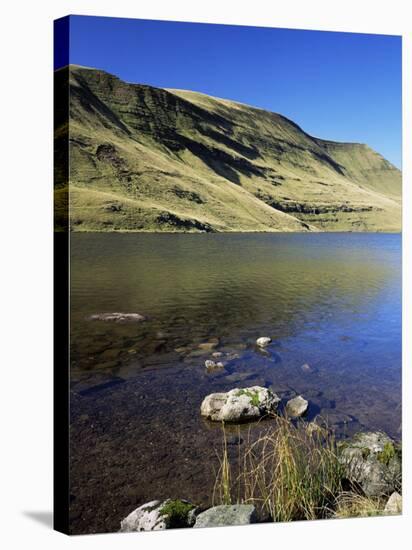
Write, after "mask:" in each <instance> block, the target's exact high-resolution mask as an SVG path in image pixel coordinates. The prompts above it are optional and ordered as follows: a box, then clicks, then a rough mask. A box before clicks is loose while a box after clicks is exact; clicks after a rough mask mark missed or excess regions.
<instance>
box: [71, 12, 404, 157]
mask: <svg viewBox="0 0 412 550" xmlns="http://www.w3.org/2000/svg"><path fill="white" fill-rule="evenodd" d="M70 63H75V64H80V65H87V66H91V67H96V68H99V69H104V70H106V71H108V72H111V73H114V74H115V75H117V76H119V77H120V78H122V79H124V80H127V81H129V82H138V83H144V84H150V85H153V86H159V87H168V88H182V89H187V90H196V91H200V92H204V93H206V94H210V95H214V96H217V97H224V98H229V99H233V100H237V101H241V102H244V103H248V104H250V105H254V106H257V107H261V108H264V109H268V110H271V111H275V112H278V113H281V114H283V115H285V116H287V117H288V118H291V119H292V120H293V121H294V122H296V123H297V124H299V125H300V126H301V127H302V128H303V129H304V130H305V131H306V132H308V133H310V134H312V135H314V136H317V137H321V138H324V139H332V140H337V141H356V142H361V143H367V144H368V145H370V146H371V147H372V148H373V149H375V150H377V151H378V152H379V153H381V154H382V155H383V156H384V157H386V158H387V159H388V160H390V161H391V162H392V163H393V164H395V165H396V166H398V167H401V121H402V111H401V88H402V87H401V38H400V37H397V36H383V35H370V34H369V35H368V34H352V33H335V32H320V31H301V30H287V29H268V28H256V27H241V26H232V25H208V24H197V23H175V22H168V21H147V20H137V19H120V18H119V19H117V18H105V17H82V16H72V17H71V21H70Z"/></svg>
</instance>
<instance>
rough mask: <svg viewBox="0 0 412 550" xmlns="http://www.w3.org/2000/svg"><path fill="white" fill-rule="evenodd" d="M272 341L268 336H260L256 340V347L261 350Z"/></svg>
mask: <svg viewBox="0 0 412 550" xmlns="http://www.w3.org/2000/svg"><path fill="white" fill-rule="evenodd" d="M271 341H272V338H269V337H268V336H261V337H260V338H258V339H257V340H256V345H258V346H259V347H261V348H264V347H266V346H268V345H269V344H270V343H271Z"/></svg>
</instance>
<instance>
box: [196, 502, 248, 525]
mask: <svg viewBox="0 0 412 550" xmlns="http://www.w3.org/2000/svg"><path fill="white" fill-rule="evenodd" d="M256 519H257V518H256V509H255V507H254V506H253V505H251V504H234V505H221V506H214V507H213V508H209V510H206V511H205V512H202V513H201V514H199V515H198V516H197V518H196V523H195V525H194V527H220V526H227V525H250V524H251V523H255V522H256Z"/></svg>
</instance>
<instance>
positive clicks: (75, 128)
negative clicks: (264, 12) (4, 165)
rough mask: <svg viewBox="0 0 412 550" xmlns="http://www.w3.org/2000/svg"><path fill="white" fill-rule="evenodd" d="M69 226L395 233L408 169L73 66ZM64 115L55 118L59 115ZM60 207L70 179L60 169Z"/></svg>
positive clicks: (280, 123)
mask: <svg viewBox="0 0 412 550" xmlns="http://www.w3.org/2000/svg"><path fill="white" fill-rule="evenodd" d="M67 78H70V124H69V130H68V128H67V124H65V121H64V120H63V119H62V120H61V121H59V120H57V131H56V146H57V147H59V143H60V141H61V140H62V136H64V135H67V131H69V138H70V194H69V203H70V225H71V230H74V231H116V230H121V231H309V230H314V231H316V230H324V231H399V230H400V225H401V174H400V172H399V170H397V169H396V168H395V167H394V166H392V165H391V164H390V163H389V162H388V161H386V160H385V159H384V158H383V157H381V156H380V155H379V154H378V153H376V152H374V151H373V150H372V149H370V148H369V147H367V146H366V145H361V144H355V143H335V142H331V141H323V140H321V139H318V138H313V137H311V136H309V135H308V134H306V133H305V132H304V131H303V130H302V129H301V128H299V127H298V126H297V125H296V124H294V123H293V122H292V121H290V120H288V119H286V118H285V117H283V116H281V115H279V114H275V113H271V112H268V111H264V110H261V109H256V108H254V107H250V106H247V105H243V104H240V103H235V102H232V101H228V100H222V99H217V98H213V97H210V96H206V95H204V94H200V93H196V92H189V91H182V90H165V89H159V88H154V87H151V86H146V85H139V84H128V83H126V82H122V81H121V80H119V79H118V78H116V77H115V76H112V75H110V74H108V73H106V72H104V71H100V70H96V69H88V68H85V67H77V66H73V65H72V66H70V67H68V68H64V69H61V70H59V71H57V72H56V89H57V90H58V89H59V87H60V86H61V87H62V89H63V83H64V80H65V79H67ZM59 122H60V123H59ZM55 187H56V215H57V222H58V221H59V212H62V211H64V207H63V206H62V204H61V202H62V201H64V200H66V199H67V193H66V190H67V182H66V181H64V177H63V176H61V175H60V172H59V170H57V171H56V184H55Z"/></svg>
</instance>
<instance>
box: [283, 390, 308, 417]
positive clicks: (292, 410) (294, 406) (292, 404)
mask: <svg viewBox="0 0 412 550" xmlns="http://www.w3.org/2000/svg"><path fill="white" fill-rule="evenodd" d="M308 406H309V402H308V401H306V399H303V397H302V396H301V395H298V396H297V397H294V398H293V399H290V400H289V401H288V402H287V403H286V412H287V414H288V416H292V417H294V418H297V417H299V416H303V415H304V414H305V413H306V411H307V410H308Z"/></svg>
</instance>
